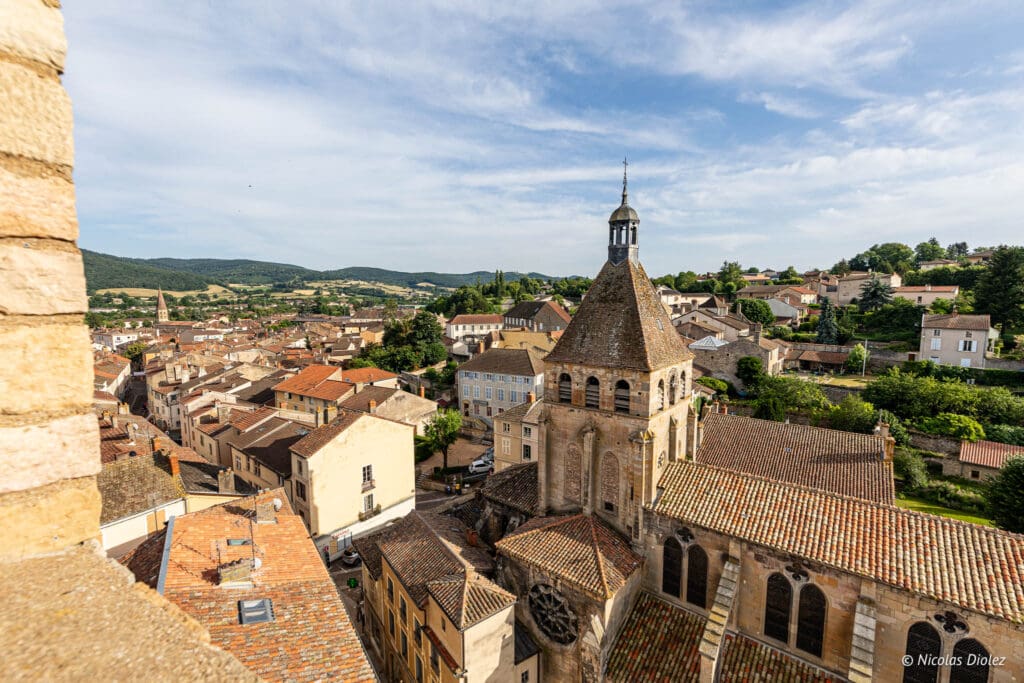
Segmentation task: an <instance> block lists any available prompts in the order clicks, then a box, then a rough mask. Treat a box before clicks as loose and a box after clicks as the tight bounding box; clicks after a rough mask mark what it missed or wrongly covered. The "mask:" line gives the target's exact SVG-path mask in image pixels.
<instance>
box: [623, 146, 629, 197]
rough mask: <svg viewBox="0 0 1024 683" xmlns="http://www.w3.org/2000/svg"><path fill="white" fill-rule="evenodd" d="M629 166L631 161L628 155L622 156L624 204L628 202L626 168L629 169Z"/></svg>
mask: <svg viewBox="0 0 1024 683" xmlns="http://www.w3.org/2000/svg"><path fill="white" fill-rule="evenodd" d="M628 166H629V161H628V159H627V157H622V203H623V204H626V203H627V201H626V199H627V197H628V196H629V194H628V193H627V192H626V183H627V180H626V169H627V167H628Z"/></svg>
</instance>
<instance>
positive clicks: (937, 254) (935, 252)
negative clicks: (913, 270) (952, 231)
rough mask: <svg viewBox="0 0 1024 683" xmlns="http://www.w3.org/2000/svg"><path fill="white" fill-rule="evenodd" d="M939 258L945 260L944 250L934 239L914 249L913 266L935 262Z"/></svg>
mask: <svg viewBox="0 0 1024 683" xmlns="http://www.w3.org/2000/svg"><path fill="white" fill-rule="evenodd" d="M941 258H946V250H945V249H943V247H942V245H941V244H939V241H938V240H937V239H935V238H934V237H932V238H930V239H929V240H928V241H927V242H921V243H920V244H918V245H917V246H916V247H914V263H915V264H920V263H922V262H923V261H935V260H938V259H941Z"/></svg>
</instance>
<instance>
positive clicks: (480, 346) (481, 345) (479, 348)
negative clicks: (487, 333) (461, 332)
mask: <svg viewBox="0 0 1024 683" xmlns="http://www.w3.org/2000/svg"><path fill="white" fill-rule="evenodd" d="M476 352H477V353H483V352H484V343H483V342H479V343H478V344H477V345H476Z"/></svg>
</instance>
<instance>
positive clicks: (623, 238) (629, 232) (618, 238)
mask: <svg viewBox="0 0 1024 683" xmlns="http://www.w3.org/2000/svg"><path fill="white" fill-rule="evenodd" d="M628 167H629V161H627V160H626V159H623V160H622V204H620V205H619V208H617V209H615V211H613V212H612V215H611V217H610V218H609V219H608V261H610V262H611V263H612V265H616V266H617V265H619V264H620V263H622V262H623V261H625V260H626V259H629V260H630V261H632V262H633V263H638V262H639V257H638V255H637V250H638V246H637V230H638V229H639V227H640V217H639V216H638V215H637V213H636V211H634V210H633V207H631V206H630V205H629V178H628V176H627V175H626V171H627V169H628Z"/></svg>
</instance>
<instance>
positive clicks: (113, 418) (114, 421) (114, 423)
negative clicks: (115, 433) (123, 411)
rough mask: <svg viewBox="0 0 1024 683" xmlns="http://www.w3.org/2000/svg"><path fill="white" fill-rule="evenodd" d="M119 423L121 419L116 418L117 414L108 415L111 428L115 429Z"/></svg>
mask: <svg viewBox="0 0 1024 683" xmlns="http://www.w3.org/2000/svg"><path fill="white" fill-rule="evenodd" d="M120 424H121V421H120V420H118V419H117V415H111V416H110V426H111V427H112V428H113V429H117V428H118V427H119V426H120Z"/></svg>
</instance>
